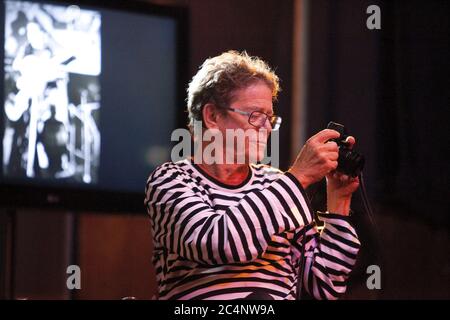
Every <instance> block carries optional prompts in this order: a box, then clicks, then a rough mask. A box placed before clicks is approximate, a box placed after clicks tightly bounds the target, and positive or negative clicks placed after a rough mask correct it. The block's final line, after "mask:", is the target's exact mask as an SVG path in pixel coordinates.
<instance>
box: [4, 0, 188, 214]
mask: <svg viewBox="0 0 450 320" xmlns="http://www.w3.org/2000/svg"><path fill="white" fill-rule="evenodd" d="M0 6H1V8H0V35H1V38H0V43H1V44H2V46H1V50H0V52H1V53H0V61H1V62H2V67H1V68H0V69H1V71H0V78H1V80H0V83H1V84H2V87H1V88H0V93H1V107H0V138H1V140H0V141H1V148H0V154H1V157H0V158H1V160H2V162H1V170H0V189H1V191H0V206H1V207H3V208H5V207H6V208H21V207H30V206H32V207H37V208H40V207H57V208H63V209H67V210H89V211H107V212H111V211H127V212H140V211H142V212H143V211H144V206H143V199H144V187H145V182H146V178H147V177H148V175H149V173H150V172H151V171H152V170H153V169H154V168H155V167H156V166H157V165H158V164H160V163H162V162H164V161H166V160H168V159H169V157H170V149H171V146H172V144H171V141H170V135H171V132H172V130H174V129H175V128H176V127H179V126H182V125H183V122H184V120H183V111H182V109H183V100H184V93H183V92H184V85H185V83H186V79H185V76H186V72H185V70H186V66H187V62H186V58H187V56H188V50H187V46H186V43H187V41H186V34H187V31H186V30H187V29H186V25H187V23H186V13H185V10H184V9H182V8H176V9H175V8H167V7H161V6H155V5H150V4H147V3H145V2H141V1H130V0H124V1H111V0H110V1H72V2H66V1H35V0H27V1H18V0H6V1H4V0H2V1H1V3H0Z"/></svg>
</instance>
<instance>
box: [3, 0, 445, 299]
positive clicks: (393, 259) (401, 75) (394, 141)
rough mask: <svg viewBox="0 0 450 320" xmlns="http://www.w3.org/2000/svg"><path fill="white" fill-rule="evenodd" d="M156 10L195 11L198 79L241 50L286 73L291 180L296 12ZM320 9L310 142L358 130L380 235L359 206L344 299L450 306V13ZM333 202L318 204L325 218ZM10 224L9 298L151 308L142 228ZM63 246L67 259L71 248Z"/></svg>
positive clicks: (50, 217)
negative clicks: (75, 273)
mask: <svg viewBox="0 0 450 320" xmlns="http://www.w3.org/2000/svg"><path fill="white" fill-rule="evenodd" d="M153 2H154V3H162V4H164V5H168V6H184V7H186V8H187V9H188V10H189V41H188V43H187V44H186V53H187V55H188V57H189V77H192V76H193V75H194V74H195V73H196V70H197V68H198V66H199V65H200V64H201V63H202V62H203V61H204V59H205V58H207V57H209V56H214V55H217V54H219V53H221V52H223V51H225V50H229V49H236V50H244V49H245V50H247V51H248V52H249V53H250V54H252V55H258V56H260V57H263V58H264V59H265V60H266V61H268V62H269V64H270V65H272V66H273V67H274V68H275V69H276V72H277V74H278V75H279V76H280V78H281V79H282V83H281V85H282V88H283V91H282V93H281V96H280V99H279V103H278V111H279V114H280V115H281V116H282V117H283V126H282V129H281V132H280V134H281V139H280V140H281V141H282V145H281V148H280V151H281V153H282V154H281V167H282V169H287V168H288V166H289V164H290V161H291V159H290V153H289V152H290V150H288V148H289V146H290V145H291V137H290V131H291V130H292V128H293V126H299V125H302V124H299V123H293V121H292V120H291V118H290V114H291V100H292V92H291V88H292V76H293V71H292V61H293V56H292V48H293V41H292V37H293V31H292V30H293V25H294V24H293V18H294V16H293V12H294V10H293V8H294V0H283V1H277V0H263V1H256V0H255V1H250V0H248V1H242V0H222V1H209V0H192V1H188V0H180V1H175V0H173V1H170V0H166V1H163V0H160V1H153ZM308 4H309V14H308V17H309V21H308V30H309V31H308V32H309V33H308V43H307V57H308V60H307V65H308V69H307V70H308V73H307V82H308V87H307V88H308V89H307V106H306V108H307V122H306V131H307V133H308V136H310V135H312V134H314V133H316V132H317V131H319V130H321V129H323V128H325V127H326V124H327V123H328V121H330V120H334V121H337V122H340V123H343V124H345V125H346V127H347V128H348V130H349V132H350V133H351V134H352V135H354V136H355V137H356V139H357V149H358V151H360V152H361V153H363V154H364V155H365V156H366V159H367V160H366V168H365V171H364V178H365V182H366V185H367V188H368V192H369V197H370V200H371V203H372V205H373V209H374V213H375V223H376V228H375V227H374V226H373V225H371V224H370V223H369V221H368V219H367V216H366V214H365V212H364V211H363V210H362V205H361V199H360V197H359V195H356V196H355V198H354V201H353V209H354V210H355V215H354V222H355V224H356V226H357V230H358V233H359V235H360V237H361V241H362V243H363V246H362V251H361V255H360V258H359V261H358V264H357V267H356V269H355V271H354V274H353V277H352V278H351V283H350V287H349V290H348V292H347V294H346V295H345V296H344V298H345V299H376V298H381V299H433V298H438V299H449V298H450V290H449V288H450V286H449V284H450V281H449V280H450V261H449V252H450V238H449V229H450V228H449V216H448V214H449V210H448V209H449V208H448V189H449V188H448V176H449V175H448V161H446V155H447V154H448V152H446V151H447V149H448V145H449V143H448V134H447V133H446V132H445V131H447V121H448V120H447V119H448V115H449V112H448V108H449V93H448V91H449V90H448V85H447V81H446V80H447V77H448V75H449V67H448V66H449V63H448V53H449V50H448V49H449V48H448V39H449V22H448V17H447V13H448V11H449V10H448V9H449V8H448V7H449V5H448V4H447V1H437V0H436V1H426V2H425V1H365V0H361V1H359V0H339V1H333V0H313V1H309V2H308ZM372 4H377V5H379V6H380V8H381V19H382V22H381V27H382V28H381V30H368V29H367V28H366V19H367V17H368V15H367V14H366V8H367V7H368V6H369V5H372ZM186 85H187V83H186ZM321 199H323V196H321V194H320V192H319V193H318V194H317V195H316V197H315V202H316V203H317V205H320V201H321ZM1 219H2V220H3V222H4V221H10V220H13V222H14V223H13V224H12V225H13V226H14V227H13V228H11V227H9V228H6V227H3V226H8V224H4V223H2V224H0V225H2V227H3V228H6V229H7V230H6V231H5V232H2V233H0V234H1V235H2V237H3V238H4V239H10V240H11V239H12V240H14V241H12V243H14V246H13V247H12V248H14V249H15V250H13V252H14V254H13V255H12V258H11V259H12V260H11V261H12V264H10V265H12V266H15V268H12V269H13V272H12V273H10V274H12V276H11V277H10V278H8V277H6V278H4V279H3V282H4V283H5V285H6V287H7V288H9V289H10V290H9V291H4V292H5V294H4V295H5V297H9V298H18V297H23V296H27V297H30V298H36V297H41V298H42V297H43V298H46V297H50V298H58V299H61V298H71V297H73V298H82V299H90V298H93V299H103V298H110V299H120V298H121V297H123V296H129V295H134V296H137V297H138V298H140V299H144V298H151V296H152V294H153V292H154V290H155V287H154V278H153V277H154V274H153V270H152V269H151V264H150V257H151V240H150V234H149V228H150V225H149V221H148V219H147V218H146V217H145V215H144V214H142V215H129V214H120V215H119V214H98V213H95V214H94V213H89V212H82V213H76V214H74V213H64V212H53V211H43V210H35V211H29V210H26V211H19V212H17V214H16V215H15V216H12V215H11V214H2V215H1ZM9 226H11V224H9ZM73 226H75V228H74V227H73ZM63 238H67V239H69V240H67V242H66V243H67V244H68V245H61V239H63ZM70 239H72V240H70ZM43 248H46V249H45V250H44V249H43ZM7 253H8V251H5V255H6V256H8V255H7ZM9 257H11V255H10V256H9ZM42 261H46V264H44V265H43V264H42V263H41V262H42ZM71 263H77V264H79V265H80V267H81V269H82V270H83V275H82V283H83V284H85V285H84V287H83V289H82V290H80V291H76V292H67V290H65V289H64V288H65V281H64V280H65V279H66V274H65V268H66V266H67V265H68V264H71ZM370 264H378V265H380V267H381V276H382V289H381V290H368V289H367V287H366V279H367V277H368V275H367V274H366V269H367V266H369V265H370ZM8 285H9V287H8Z"/></svg>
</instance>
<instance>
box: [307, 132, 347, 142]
mask: <svg viewBox="0 0 450 320" xmlns="http://www.w3.org/2000/svg"><path fill="white" fill-rule="evenodd" d="M340 135H341V134H340V133H339V132H337V131H336V130H331V129H324V130H322V131H320V132H319V133H316V134H315V135H314V136H313V139H314V140H315V141H317V142H318V143H325V142H327V141H328V140H331V139H336V138H339V136H340Z"/></svg>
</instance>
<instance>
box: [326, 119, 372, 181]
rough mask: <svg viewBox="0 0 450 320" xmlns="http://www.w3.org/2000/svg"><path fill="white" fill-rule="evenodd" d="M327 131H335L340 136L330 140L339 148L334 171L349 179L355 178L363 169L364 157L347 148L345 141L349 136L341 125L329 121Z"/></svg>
mask: <svg viewBox="0 0 450 320" xmlns="http://www.w3.org/2000/svg"><path fill="white" fill-rule="evenodd" d="M327 129H332V130H335V131H337V132H339V133H340V134H341V135H340V137H339V138H337V139H332V140H331V141H334V142H336V143H337V145H338V147H339V158H338V167H337V169H336V171H338V172H340V173H343V174H346V175H348V176H351V177H357V176H358V175H359V174H360V172H361V171H362V169H363V168H364V163H365V159H364V156H363V155H361V154H360V153H358V152H356V151H353V150H352V149H350V148H349V146H348V143H347V142H346V141H345V139H347V137H348V136H349V135H348V134H347V131H346V130H345V127H344V126H343V125H342V124H339V123H336V122H333V121H330V122H329V123H328V126H327Z"/></svg>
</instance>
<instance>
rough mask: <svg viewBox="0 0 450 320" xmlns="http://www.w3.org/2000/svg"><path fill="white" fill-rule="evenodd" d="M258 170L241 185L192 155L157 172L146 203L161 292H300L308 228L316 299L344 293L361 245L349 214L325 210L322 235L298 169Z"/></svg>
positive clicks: (211, 295)
mask: <svg viewBox="0 0 450 320" xmlns="http://www.w3.org/2000/svg"><path fill="white" fill-rule="evenodd" d="M250 169H251V170H250V173H249V176H248V177H247V179H246V180H245V181H244V182H243V183H241V184H240V185H238V186H228V185H225V184H223V183H221V182H219V181H217V180H216V179H214V178H212V177H211V176H209V175H208V174H207V173H205V172H204V171H203V170H201V169H200V168H199V167H198V166H196V165H195V164H192V163H191V162H190V160H187V159H185V160H182V161H179V162H176V163H173V162H167V163H165V164H163V165H161V166H159V167H158V168H157V169H156V170H155V171H154V172H153V173H152V174H151V175H150V177H149V179H148V182H147V186H146V198H145V204H146V207H147V210H148V213H149V215H150V218H151V225H152V231H153V241H154V254H153V264H154V266H155V268H156V275H157V283H158V288H159V299H239V298H244V297H246V296H248V295H249V294H250V293H252V292H255V291H257V292H259V291H260V290H263V291H264V292H265V293H266V294H269V295H271V296H272V297H273V298H274V299H295V297H296V291H297V288H296V284H297V278H298V267H299V257H300V252H301V245H302V235H303V234H304V233H303V231H306V239H305V242H304V243H305V269H304V273H303V274H304V278H303V279H304V281H303V284H304V288H305V289H306V290H307V292H308V293H309V294H310V295H311V296H313V297H315V298H317V299H335V298H337V297H338V296H339V294H341V293H343V292H345V290H346V280H347V278H348V275H349V273H350V271H351V270H352V267H353V265H354V264H355V262H356V261H355V260H356V255H357V253H358V250H359V246H360V243H359V241H358V238H357V235H356V232H355V230H354V228H353V227H352V226H351V224H350V223H349V222H348V218H347V217H344V216H341V215H336V214H320V213H319V218H320V219H321V220H322V221H323V222H325V227H324V229H323V230H322V231H321V232H319V231H318V229H317V226H316V225H315V222H314V219H313V216H312V214H311V210H310V208H309V206H308V204H307V202H306V200H305V199H306V195H305V193H304V190H303V189H302V186H301V185H300V183H299V181H298V180H297V179H296V178H295V177H294V176H293V175H291V174H290V173H283V172H281V171H279V170H277V169H275V168H272V167H269V166H265V165H254V164H252V165H250ZM303 228H305V229H303Z"/></svg>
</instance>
